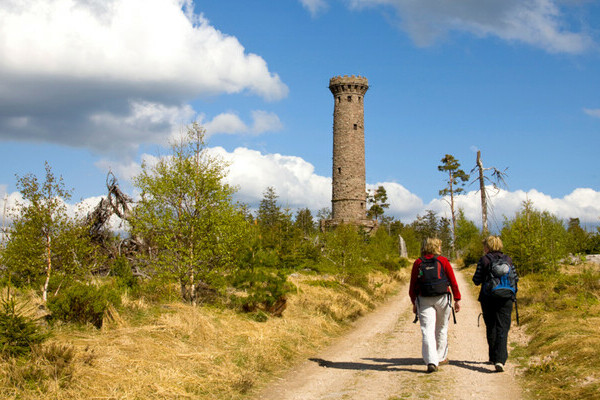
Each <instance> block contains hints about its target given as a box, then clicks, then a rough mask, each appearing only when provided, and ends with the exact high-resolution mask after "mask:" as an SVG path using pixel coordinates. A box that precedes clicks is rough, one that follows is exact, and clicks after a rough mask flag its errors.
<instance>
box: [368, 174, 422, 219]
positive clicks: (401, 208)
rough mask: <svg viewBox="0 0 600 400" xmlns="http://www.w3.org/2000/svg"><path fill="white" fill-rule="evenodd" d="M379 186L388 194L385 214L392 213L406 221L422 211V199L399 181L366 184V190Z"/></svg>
mask: <svg viewBox="0 0 600 400" xmlns="http://www.w3.org/2000/svg"><path fill="white" fill-rule="evenodd" d="M379 186H383V187H384V188H385V192H386V194H387V196H388V203H389V205H390V207H389V208H388V209H387V210H386V214H389V215H393V216H394V217H395V218H397V219H400V220H401V221H404V222H406V221H412V220H414V219H415V217H416V216H417V214H419V213H421V212H422V211H423V206H424V204H423V200H421V198H419V197H418V196H417V195H416V194H414V193H411V192H410V191H409V190H408V189H406V188H405V187H404V186H402V185H401V184H399V183H396V182H378V183H376V184H368V185H367V190H376V189H377V188H378V187H379Z"/></svg>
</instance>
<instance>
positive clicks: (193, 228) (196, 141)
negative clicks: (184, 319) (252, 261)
mask: <svg viewBox="0 0 600 400" xmlns="http://www.w3.org/2000/svg"><path fill="white" fill-rule="evenodd" d="M204 134H205V130H204V129H203V128H202V127H201V126H200V125H198V124H196V123H194V124H192V125H191V126H190V127H189V128H188V131H187V134H186V136H185V137H183V138H182V139H181V140H180V141H178V142H175V143H173V145H172V146H171V154H170V155H169V156H168V157H162V158H161V159H160V160H159V161H158V162H157V163H156V164H155V165H149V164H147V163H144V164H143V165H142V172H141V173H140V174H139V175H138V176H137V177H135V178H134V181H133V182H134V185H135V186H136V187H137V188H138V189H139V190H140V192H141V200H140V201H139V202H138V204H137V205H136V206H135V208H134V209H133V212H132V215H131V218H130V221H129V222H130V224H131V231H132V234H134V235H135V236H136V237H138V238H141V240H143V241H144V242H145V245H146V248H147V251H145V252H144V253H143V254H142V257H143V258H144V259H145V260H146V261H147V262H148V264H149V265H150V266H151V267H153V268H154V270H155V271H154V272H155V273H156V274H158V275H159V276H162V277H163V278H165V279H167V280H169V281H171V280H175V281H177V282H178V283H179V284H180V286H181V293H182V297H183V298H184V299H185V300H187V301H189V302H191V303H193V304H195V303H196V301H197V298H198V295H197V289H198V288H200V287H206V286H209V287H210V288H213V289H214V288H218V287H219V286H220V284H221V283H222V281H223V279H224V278H223V277H224V275H225V273H226V271H227V270H228V269H229V268H231V267H232V266H233V263H234V261H235V256H236V249H237V248H238V246H239V245H240V244H241V243H243V235H244V232H245V227H246V226H247V225H246V224H247V222H246V221H245V219H244V213H243V211H242V209H241V207H239V206H238V205H237V204H235V203H234V201H233V200H232V196H233V194H234V192H235V188H234V187H232V186H230V185H228V184H227V183H226V182H225V178H226V176H227V164H226V163H225V162H224V161H223V160H221V159H219V158H216V157H214V156H211V155H210V154H208V152H207V150H206V147H205V144H204Z"/></svg>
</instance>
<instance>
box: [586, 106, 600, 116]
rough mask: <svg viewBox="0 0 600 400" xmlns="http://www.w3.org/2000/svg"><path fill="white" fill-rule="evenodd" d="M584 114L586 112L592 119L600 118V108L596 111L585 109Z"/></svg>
mask: <svg viewBox="0 0 600 400" xmlns="http://www.w3.org/2000/svg"><path fill="white" fill-rule="evenodd" d="M583 112H585V113H586V114H587V115H589V116H591V117H595V118H600V108H596V109H591V108H584V109H583Z"/></svg>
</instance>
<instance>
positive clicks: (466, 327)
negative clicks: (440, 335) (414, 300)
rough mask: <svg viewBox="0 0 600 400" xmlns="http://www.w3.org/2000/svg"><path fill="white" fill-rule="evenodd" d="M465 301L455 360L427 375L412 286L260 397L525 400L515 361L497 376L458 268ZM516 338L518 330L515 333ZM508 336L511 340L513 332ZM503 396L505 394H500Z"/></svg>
mask: <svg viewBox="0 0 600 400" xmlns="http://www.w3.org/2000/svg"><path fill="white" fill-rule="evenodd" d="M456 276H457V277H456V278H457V280H458V284H459V287H460V288H461V293H462V296H463V300H462V304H461V305H462V309H461V311H460V312H459V313H457V315H456V318H457V324H456V325H454V324H453V323H452V321H451V323H450V329H449V333H448V342H449V357H448V358H449V360H450V363H449V364H448V365H443V366H441V367H440V370H439V371H438V372H436V373H433V374H427V373H425V366H424V365H423V359H422V358H421V331H420V329H419V326H418V324H413V323H412V320H413V317H414V315H413V314H412V308H411V306H410V300H409V298H408V294H407V293H408V288H406V287H405V288H403V289H402V291H401V292H400V293H399V294H398V295H397V296H395V297H394V298H392V299H390V300H389V301H388V302H386V303H385V304H383V305H382V306H380V307H379V308H378V309H377V310H375V311H374V312H373V313H371V314H369V315H367V316H365V317H364V318H362V319H360V320H359V321H357V323H356V325H355V327H354V328H353V329H352V331H351V332H349V333H348V334H347V335H345V336H344V337H342V338H341V339H340V340H339V341H337V342H336V343H335V344H334V345H333V346H331V347H329V348H327V349H326V350H324V351H323V352H322V353H321V354H319V355H316V356H315V357H314V358H311V359H309V360H307V361H306V362H304V363H302V364H301V365H299V366H297V367H296V368H295V369H294V370H292V371H290V372H289V373H288V374H287V375H286V376H284V377H283V378H282V379H280V380H278V381H277V382H274V383H273V384H271V385H270V386H269V387H267V388H266V390H264V391H262V392H261V393H260V394H258V395H257V396H256V397H255V398H256V399H257V400H325V399H328V400H329V399H330V400H337V399H344V400H351V399H356V400H359V399H360V400H365V399H368V400H379V399H382V400H393V399H394V400H395V399H419V398H438V399H461V400H462V399H470V398H473V399H482V398H490V399H493V398H500V397H502V398H504V399H521V398H522V393H521V390H520V388H519V387H518V384H517V382H516V380H515V377H514V366H513V365H511V362H510V358H509V361H508V364H507V370H506V372H504V373H496V372H495V371H494V368H493V366H492V365H488V364H487V363H486V361H487V343H486V340H485V328H484V326H483V320H482V321H481V326H480V327H477V317H478V315H479V312H480V308H479V303H478V302H477V299H476V298H475V297H474V296H473V295H472V294H471V293H470V290H469V288H468V286H467V284H466V282H465V278H466V279H470V276H468V277H465V276H463V274H462V273H461V272H459V271H456ZM511 333H512V331H511ZM511 333H509V341H510V335H511ZM499 393H502V395H499Z"/></svg>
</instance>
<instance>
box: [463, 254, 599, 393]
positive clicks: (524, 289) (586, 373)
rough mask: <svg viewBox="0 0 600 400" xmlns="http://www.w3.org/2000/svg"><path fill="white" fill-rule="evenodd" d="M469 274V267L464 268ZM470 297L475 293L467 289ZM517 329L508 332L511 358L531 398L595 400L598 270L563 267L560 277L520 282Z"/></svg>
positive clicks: (595, 266) (535, 276)
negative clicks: (519, 325)
mask: <svg viewBox="0 0 600 400" xmlns="http://www.w3.org/2000/svg"><path fill="white" fill-rule="evenodd" d="M464 271H465V273H466V274H467V275H469V274H470V275H472V274H473V272H474V271H475V268H474V266H471V267H469V268H466V269H464ZM471 289H472V290H473V291H474V292H478V291H479V288H478V287H476V286H475V285H471ZM518 299H519V315H520V319H521V327H520V328H517V327H516V326H513V329H511V332H510V337H509V339H510V340H511V353H510V357H511V359H513V360H516V361H517V362H519V363H520V368H519V372H520V378H521V382H522V384H523V386H524V387H525V388H526V389H527V391H528V392H529V393H530V394H531V397H533V398H536V399H537V398H539V399H557V400H558V399H561V400H562V399H598V398H599V395H598V393H600V357H599V356H598V349H600V329H599V328H598V327H599V326H600V265H598V264H592V263H583V264H579V265H564V266H562V267H561V269H560V273H559V274H552V275H539V274H530V275H526V276H525V277H522V278H521V280H520V281H519V294H518Z"/></svg>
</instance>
